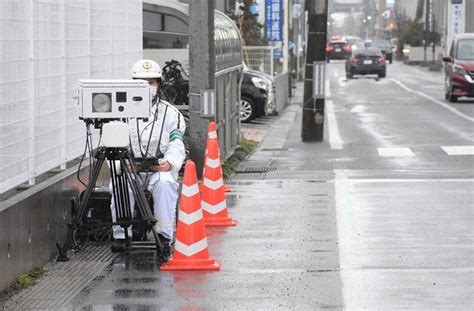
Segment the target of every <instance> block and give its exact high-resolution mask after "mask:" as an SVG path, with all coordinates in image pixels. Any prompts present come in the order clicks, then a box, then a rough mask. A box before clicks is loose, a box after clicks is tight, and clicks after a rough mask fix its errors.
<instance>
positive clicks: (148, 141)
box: [129, 100, 186, 180]
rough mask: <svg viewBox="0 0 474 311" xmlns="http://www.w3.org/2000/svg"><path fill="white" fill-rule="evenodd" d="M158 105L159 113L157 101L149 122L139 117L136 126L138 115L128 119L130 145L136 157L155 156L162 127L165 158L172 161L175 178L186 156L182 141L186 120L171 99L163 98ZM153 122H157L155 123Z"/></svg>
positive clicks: (161, 145)
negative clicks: (165, 99) (170, 101)
mask: <svg viewBox="0 0 474 311" xmlns="http://www.w3.org/2000/svg"><path fill="white" fill-rule="evenodd" d="M157 105H158V113H157V115H155V114H156V105H154V106H153V107H152V116H151V117H150V118H149V119H148V121H147V122H144V121H143V120H138V126H137V119H130V120H129V126H130V144H131V147H132V148H131V149H132V151H133V156H135V157H155V156H156V154H157V148H158V140H159V139H160V133H161V130H162V127H163V133H162V134H161V142H160V151H161V153H163V154H164V158H163V159H164V160H166V161H168V162H169V163H170V164H171V173H172V174H173V176H174V178H175V180H176V179H177V178H178V172H179V170H180V168H181V166H182V164H183V161H184V159H185V156H186V154H185V148H184V143H183V136H184V131H185V130H186V123H185V121H184V117H183V115H182V114H181V112H179V110H178V109H177V108H176V107H174V106H173V105H171V104H170V103H168V102H166V101H163V100H161V101H160V102H159V103H158V104H157ZM165 112H166V115H165ZM163 118H164V119H163ZM155 119H156V121H155ZM153 122H155V125H154V126H153ZM152 129H153V133H152V132H151V131H152Z"/></svg>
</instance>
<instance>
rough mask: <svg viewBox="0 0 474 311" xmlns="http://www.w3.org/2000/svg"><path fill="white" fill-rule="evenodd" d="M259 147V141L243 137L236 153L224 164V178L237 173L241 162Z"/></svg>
mask: <svg viewBox="0 0 474 311" xmlns="http://www.w3.org/2000/svg"><path fill="white" fill-rule="evenodd" d="M257 147H258V142H256V141H253V140H247V139H245V138H242V139H241V140H240V145H238V146H237V147H236V148H235V150H234V153H233V154H232V155H231V156H230V157H229V158H228V159H227V160H226V161H224V163H223V164H222V175H223V176H224V179H227V178H229V177H230V176H232V174H234V173H235V170H236V169H237V166H239V164H240V162H242V161H243V160H245V159H246V158H247V157H248V155H249V154H251V153H252V152H253V151H254V150H255V149H256V148H257Z"/></svg>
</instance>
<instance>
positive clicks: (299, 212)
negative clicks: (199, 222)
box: [8, 83, 343, 310]
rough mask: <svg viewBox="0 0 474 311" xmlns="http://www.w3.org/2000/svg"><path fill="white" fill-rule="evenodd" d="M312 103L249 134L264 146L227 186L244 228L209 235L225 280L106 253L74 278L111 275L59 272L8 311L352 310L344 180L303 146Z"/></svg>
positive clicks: (145, 257)
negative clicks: (343, 247)
mask: <svg viewBox="0 0 474 311" xmlns="http://www.w3.org/2000/svg"><path fill="white" fill-rule="evenodd" d="M302 95H303V91H302V83H298V84H297V90H296V96H295V97H294V98H293V99H292V104H290V105H289V106H288V107H287V108H286V109H284V111H281V112H279V116H278V117H275V118H274V122H271V124H270V125H269V126H268V128H267V129H261V128H260V129H257V130H244V131H243V134H244V137H246V138H249V139H254V140H257V141H260V142H261V144H260V146H259V147H258V149H257V150H256V151H255V152H254V153H253V154H252V155H251V156H250V157H249V158H248V159H247V160H246V161H244V162H242V163H241V165H240V166H239V168H238V171H237V173H236V174H235V175H234V176H233V177H232V178H230V180H228V181H227V184H228V185H229V187H230V188H231V189H232V192H231V193H229V194H228V195H227V206H228V208H229V214H230V216H231V217H232V218H233V219H235V220H237V221H238V225H237V226H236V227H231V228H220V229H212V228H208V229H207V236H208V243H209V252H210V255H211V256H212V257H213V258H215V260H216V261H217V262H222V263H223V266H222V270H221V271H219V272H214V273H204V274H203V273H199V274H196V273H191V272H189V273H187V272H180V273H170V272H161V271H159V269H158V268H157V267H156V262H155V261H154V259H153V258H154V257H153V254H151V252H150V251H147V253H135V254H133V255H132V256H125V255H123V256H122V255H119V256H117V257H106V256H104V255H105V253H104V255H103V256H102V257H101V258H94V257H93V256H91V254H88V255H87V259H85V258H84V256H82V257H81V258H79V257H80V256H77V257H78V258H72V261H71V262H69V263H68V268H69V269H75V268H74V267H76V266H77V267H85V266H92V267H99V266H100V267H103V266H104V258H105V259H106V260H109V262H108V263H109V266H108V267H107V268H103V270H102V271H100V272H99V271H94V275H96V277H92V275H91V277H90V278H89V279H87V280H85V279H84V278H83V273H73V274H70V275H68V276H67V277H65V274H64V271H62V270H61V269H58V267H56V266H55V265H58V264H52V266H53V267H52V268H50V269H49V271H48V272H47V273H46V277H43V278H42V279H41V280H40V282H39V284H37V285H35V286H33V287H31V288H30V289H28V290H26V291H23V292H22V293H20V295H17V296H16V297H14V298H13V299H11V300H10V301H9V302H8V306H10V308H11V309H12V310H13V309H15V308H14V306H15V305H16V304H18V303H21V304H22V305H29V306H35V305H39V303H40V302H41V303H42V304H41V305H44V304H47V305H48V308H49V309H58V307H60V308H61V309H80V310H105V309H107V310H112V309H113V310H115V309H117V306H118V307H120V310H128V309H127V308H129V309H130V308H131V309H133V310H135V309H137V308H138V309H140V308H141V307H146V308H145V309H146V310H155V309H162V308H165V309H182V308H184V309H186V308H188V309H196V310H200V309H203V310H224V309H231V310H243V309H251V310H254V309H267V310H288V309H301V310H315V309H332V310H338V309H342V308H343V301H342V288H341V281H340V275H339V258H338V240H337V231H336V216H335V198H334V182H333V181H334V174H333V172H332V170H331V167H325V166H324V165H321V164H319V163H318V162H317V161H316V162H315V161H314V160H312V159H313V158H314V157H315V154H316V153H317V154H318V157H319V156H324V150H326V149H328V148H327V146H326V145H327V143H303V142H301V139H300V132H301V111H302V108H301V105H302ZM315 163H317V164H315ZM101 251H104V250H101ZM78 255H79V254H78ZM98 260H101V262H100V265H98V262H97V261H98ZM77 271H80V270H77ZM81 274H82V275H81ZM71 284H74V286H73V288H74V292H73V293H72V292H68V293H63V294H62V295H59V296H58V295H54V292H55V290H54V289H55V288H58V286H59V287H61V288H71V287H72V285H71ZM78 284H79V285H80V286H78ZM79 287H80V288H82V290H81V291H80V293H77V289H78V288H79ZM48 293H49V296H48V298H47V299H49V300H48V301H46V302H45V301H44V299H45V295H48ZM124 293H126V295H124ZM144 293H148V294H147V295H144ZM142 309H143V308H142ZM145 309H143V310H145ZM140 310H141V309H140Z"/></svg>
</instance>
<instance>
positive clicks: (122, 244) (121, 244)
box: [110, 238, 131, 253]
mask: <svg viewBox="0 0 474 311" xmlns="http://www.w3.org/2000/svg"><path fill="white" fill-rule="evenodd" d="M130 242H131V239H130V238H129V243H128V245H127V243H126V241H125V239H116V240H115V242H114V243H113V244H112V246H111V247H110V250H111V251H112V253H123V252H125V251H127V250H128V249H129V248H130V246H131V245H130Z"/></svg>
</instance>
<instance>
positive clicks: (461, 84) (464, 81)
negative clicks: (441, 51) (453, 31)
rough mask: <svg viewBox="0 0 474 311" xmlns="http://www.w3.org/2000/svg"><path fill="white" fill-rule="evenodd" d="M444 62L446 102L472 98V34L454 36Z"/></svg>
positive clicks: (473, 43) (473, 64)
mask: <svg viewBox="0 0 474 311" xmlns="http://www.w3.org/2000/svg"><path fill="white" fill-rule="evenodd" d="M443 61H444V62H445V64H446V66H445V72H446V75H445V94H446V100H449V101H450V102H456V101H457V100H458V98H459V97H474V33H466V34H461V35H458V36H456V37H455V38H454V39H453V42H452V44H451V49H450V51H449V56H445V57H443Z"/></svg>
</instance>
